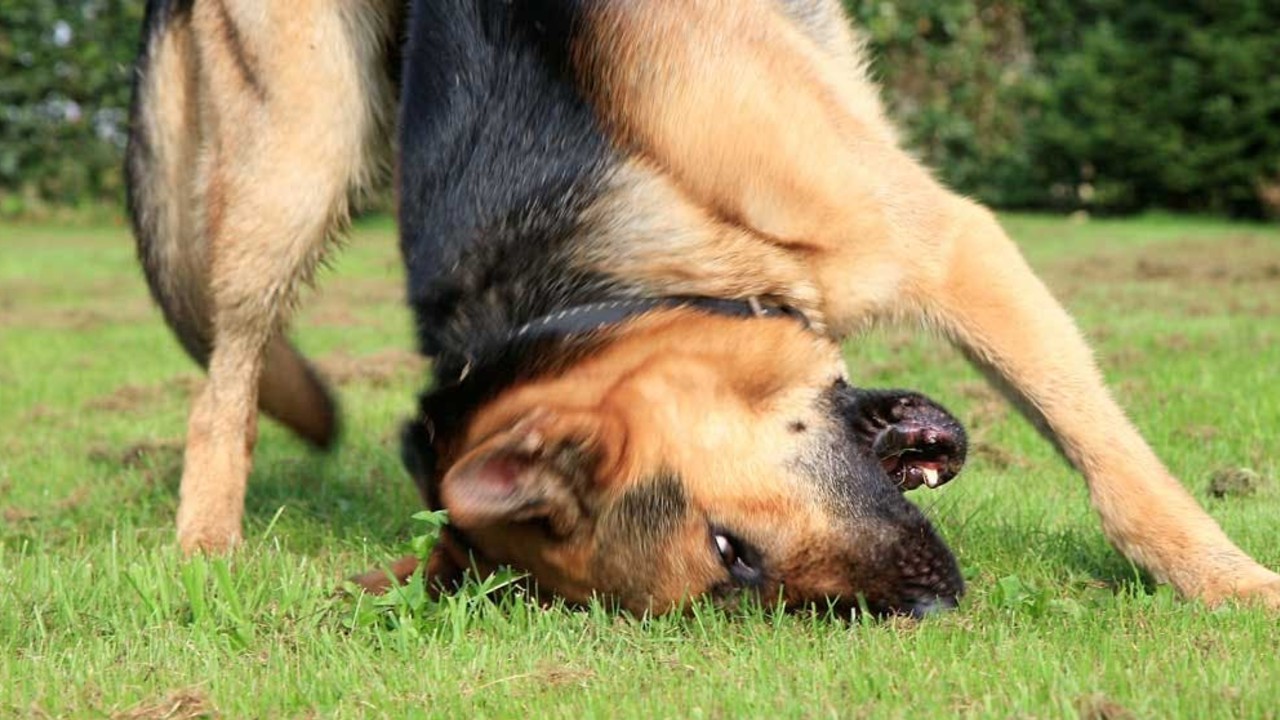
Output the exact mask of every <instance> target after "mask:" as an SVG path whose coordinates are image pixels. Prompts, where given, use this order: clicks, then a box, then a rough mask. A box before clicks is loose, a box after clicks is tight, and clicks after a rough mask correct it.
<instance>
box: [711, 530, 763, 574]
mask: <svg viewBox="0 0 1280 720" xmlns="http://www.w3.org/2000/svg"><path fill="white" fill-rule="evenodd" d="M711 541H712V543H713V544H714V545H715V549H716V552H717V553H718V554H719V555H720V562H721V563H723V564H724V567H725V569H726V570H728V571H729V575H730V576H731V577H732V578H733V580H734V582H736V583H738V584H740V585H756V584H759V582H760V579H761V577H762V573H761V572H760V566H759V555H760V554H759V553H758V552H756V551H755V549H754V548H752V547H751V546H749V545H747V544H746V543H744V542H742V541H741V540H739V539H738V538H736V537H734V536H733V535H730V534H729V533H727V532H725V531H723V530H712V531H711Z"/></svg>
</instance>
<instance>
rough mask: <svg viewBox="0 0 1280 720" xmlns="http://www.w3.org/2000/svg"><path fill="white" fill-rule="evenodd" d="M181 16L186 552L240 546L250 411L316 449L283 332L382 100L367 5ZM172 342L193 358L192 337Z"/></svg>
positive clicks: (221, 3) (353, 182)
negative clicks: (192, 307) (194, 134)
mask: <svg viewBox="0 0 1280 720" xmlns="http://www.w3.org/2000/svg"><path fill="white" fill-rule="evenodd" d="M191 13H192V16H191V23H192V28H193V31H194V32H193V34H192V35H193V42H194V44H195V46H196V50H197V56H196V57H197V62H196V67H197V73H198V82H197V87H198V93H199V94H198V97H197V98H195V103H196V104H195V107H196V108H197V111H198V116H199V136H200V138H201V147H200V157H199V166H198V170H197V172H196V178H195V182H194V193H193V194H194V197H195V200H196V205H197V206H198V207H199V208H201V210H202V217H201V222H200V223H199V224H198V236H199V237H200V239H201V242H202V243H203V248H204V249H203V254H204V256H205V268H206V269H205V271H204V275H205V278H202V279H203V280H204V282H205V285H204V286H203V288H202V290H203V292H202V293H201V294H200V295H199V296H200V305H201V306H202V307H201V313H202V314H203V317H204V318H207V320H206V321H197V322H193V323H188V325H189V326H194V327H195V328H196V332H194V333H193V336H194V337H195V338H196V339H197V341H202V342H203V343H206V344H207V345H208V346H209V353H208V371H209V381H208V383H207V384H206V386H205V387H204V389H203V391H202V392H201V393H200V394H199V395H198V397H197V398H196V400H195V402H194V405H193V407H192V411H191V415H190V418H189V421H188V435H187V447H186V456H185V462H184V467H183V475H182V486H181V500H180V505H179V508H178V538H179V542H180V544H181V546H182V548H183V549H184V550H185V551H188V552H190V551H193V550H221V549H224V548H226V547H229V546H232V545H235V544H236V543H237V542H238V541H239V539H240V536H241V516H242V513H243V505H244V494H245V485H246V480H247V477H248V474H249V471H250V467H251V458H252V452H253V448H254V444H255V442H256V437H257V410H258V406H259V404H261V405H262V407H263V408H264V409H266V410H267V411H268V412H270V413H271V414H273V415H274V416H276V417H277V418H280V419H281V420H283V421H284V422H285V423H286V424H288V425H289V426H290V427H291V428H293V429H294V430H295V431H297V432H298V433H299V434H301V435H303V436H304V437H307V438H308V439H310V440H312V441H313V442H315V443H317V444H321V445H323V444H325V443H327V442H328V441H329V440H331V439H332V436H333V432H334V414H333V409H332V404H331V402H330V400H329V398H328V395H327V393H326V392H325V391H324V389H323V386H322V385H321V384H320V382H319V379H318V376H317V375H315V374H314V373H313V372H312V371H311V370H310V368H309V367H307V365H306V363H305V361H304V360H303V359H302V358H301V356H300V355H298V354H297V352H296V351H295V350H293V349H292V348H291V347H290V346H289V344H288V343H287V342H286V341H285V340H284V336H283V332H284V327H285V324H286V322H287V320H288V316H289V314H290V310H291V308H292V305H293V303H294V301H295V299H296V296H297V293H298V291H299V288H300V286H302V285H303V284H305V283H306V282H308V281H309V279H310V277H311V275H312V273H313V271H314V269H315V267H316V266H317V264H318V263H319V261H320V260H321V258H322V255H323V253H324V251H325V248H326V245H327V243H328V240H329V238H330V237H331V235H332V233H333V232H334V231H335V229H336V228H337V227H339V226H340V225H341V224H342V223H343V221H344V220H345V219H346V215H347V209H348V197H349V195H350V193H351V192H352V191H353V189H358V188H359V187H360V186H361V185H364V184H367V183H368V182H369V180H370V179H371V178H370V172H371V170H372V167H373V166H374V165H376V164H377V162H378V161H379V160H380V159H381V156H380V155H379V153H378V150H377V149H378V147H379V145H380V144H381V142H385V140H384V139H385V137H386V134H385V131H386V130H387V128H386V123H385V117H386V115H387V109H388V106H389V105H390V104H391V97H390V93H391V91H390V86H389V82H388V81H387V80H386V75H385V71H384V61H385V54H384V53H385V46H384V45H383V43H384V41H386V40H387V39H388V37H387V36H389V35H390V32H389V31H388V28H387V22H388V17H389V14H388V12H385V11H384V9H383V8H377V7H374V6H372V5H369V6H359V7H356V6H353V5H352V4H347V3H342V2H337V1H336V0H335V1H333V2H309V3H265V4H264V3H256V2H243V3H240V2H233V1H232V0H213V1H211V2H206V3H196V4H195V5H194V6H193V7H192V9H191ZM159 91H161V92H162V91H163V88H160V89H159ZM186 280H191V278H186ZM166 310H167V312H168V310H169V308H166ZM171 322H172V315H171ZM205 323H207V325H206V324H205ZM184 327H185V326H184ZM180 335H181V332H180ZM210 339H211V340H212V342H208V341H209V340H210ZM185 340H187V338H184V341H185ZM184 344H186V345H187V347H188V349H189V350H191V349H192V346H193V344H194V345H195V347H196V352H195V353H194V354H197V355H198V354H199V351H200V350H201V342H196V343H191V342H184Z"/></svg>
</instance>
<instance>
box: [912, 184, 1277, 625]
mask: <svg viewBox="0 0 1280 720" xmlns="http://www.w3.org/2000/svg"><path fill="white" fill-rule="evenodd" d="M944 214H945V216H946V218H947V220H948V222H947V225H948V229H947V231H946V233H947V235H948V237H946V238H943V242H942V246H941V252H942V253H943V256H944V258H945V261H946V262H945V266H944V274H943V275H942V276H941V277H937V278H935V279H934V280H933V281H932V282H931V283H930V285H929V290H928V292H926V293H922V294H921V295H920V296H919V297H917V298H916V301H917V302H918V303H919V305H918V307H920V308H921V309H922V310H923V311H924V313H925V314H926V316H927V317H929V318H930V319H931V320H933V322H934V323H935V324H936V325H938V326H940V327H941V328H942V330H943V331H944V332H946V333H947V334H948V335H949V336H950V337H951V338H952V339H953V340H954V341H955V342H956V343H957V344H958V345H959V346H960V347H961V348H962V349H964V350H965V352H966V353H967V354H968V355H969V357H970V358H971V359H972V360H973V361H974V362H975V364H977V365H978V366H979V367H980V368H982V369H983V370H984V371H985V372H986V373H987V375H988V377H989V378H991V379H992V380H993V381H994V382H995V384H996V385H998V386H999V387H1001V389H1002V390H1004V391H1005V394H1006V395H1007V396H1008V397H1009V398H1010V399H1011V400H1013V401H1014V403H1015V404H1017V405H1018V406H1019V407H1020V409H1021V410H1022V411H1023V412H1024V414H1026V415H1027V417H1029V418H1030V419H1031V420H1032V421H1033V422H1034V423H1035V424H1036V426H1037V427H1038V428H1039V429H1040V430H1041V432H1042V433H1044V434H1045V435H1046V436H1047V437H1048V438H1049V439H1051V440H1052V441H1054V442H1055V443H1056V444H1057V445H1058V447H1059V448H1060V450H1061V451H1062V452H1063V453H1064V454H1065V455H1066V456H1067V457H1068V458H1069V459H1070V460H1071V462H1072V463H1073V464H1074V465H1075V466H1076V467H1077V468H1078V469H1080V471H1081V472H1083V473H1084V476H1085V478H1086V480H1087V482H1088V486H1089V495H1090V498H1091V499H1092V501H1093V505H1094V507H1095V508H1096V509H1097V510H1098V513H1099V514H1100V515H1101V516H1102V527H1103V530H1104V531H1105V533H1106V535H1107V538H1108V539H1109V540H1110V541H1111V542H1112V543H1113V544H1115V546H1116V547H1117V548H1119V549H1120V550H1121V551H1122V552H1123V553H1124V554H1125V555H1126V556H1128V557H1129V558H1131V559H1133V560H1134V561H1136V562H1138V563H1139V564H1141V565H1142V566H1143V567H1145V568H1147V569H1148V570H1150V571H1151V572H1152V573H1153V574H1154V575H1155V576H1156V577H1157V578H1159V579H1161V580H1165V581H1168V582H1170V583H1172V584H1173V585H1174V587H1176V588H1177V589H1178V590H1179V591H1180V592H1181V593H1183V594H1184V595H1186V596H1188V597H1197V598H1201V599H1203V600H1205V601H1207V602H1210V603H1216V602H1218V601H1221V600H1223V599H1226V598H1230V597H1250V596H1256V597H1257V598H1258V599H1260V600H1262V601H1263V602H1264V603H1266V604H1267V605H1270V606H1271V607H1275V608H1280V576H1278V575H1276V574H1275V573H1273V572H1271V571H1270V570H1267V569H1266V568H1264V567H1262V566H1260V565H1259V564H1257V563H1256V562H1254V561H1253V560H1252V559H1251V558H1250V557H1249V556H1248V555H1246V554H1245V553H1244V552H1243V551H1241V550H1240V549H1239V548H1237V547H1236V546H1235V545H1234V544H1233V543H1232V542H1231V541H1230V540H1229V539H1228V538H1227V537H1226V535H1225V534H1224V533H1223V532H1222V530H1221V529H1219V527H1218V525H1217V523H1216V522H1214V520H1213V519H1212V518H1211V517H1209V515H1208V514H1207V513H1205V511H1204V510H1203V509H1201V508H1200V506H1199V505H1198V504H1197V503H1196V501H1195V500H1194V499H1193V498H1192V497H1191V495H1190V494H1189V493H1188V492H1187V491H1186V489H1185V488H1183V486H1182V485H1181V483H1179V482H1178V481H1177V480H1176V479H1175V478H1174V477H1173V476H1171V475H1170V474H1169V472H1168V471H1167V470H1166V469H1165V467H1164V465H1163V464H1162V463H1161V462H1160V460H1159V459H1158V458H1157V457H1156V456H1155V454H1154V453H1153V452H1152V451H1151V449H1150V448H1149V447H1148V446H1147V444H1146V442H1145V441H1144V440H1143V439H1142V437H1141V436H1139V434H1138V432H1137V430H1135V429H1134V427H1133V425H1132V424H1131V423H1130V422H1129V420H1128V419H1127V418H1126V417H1125V414H1124V412H1123V411H1122V410H1121V409H1120V408H1119V406H1117V404H1116V403H1115V401H1114V400H1112V398H1111V396H1110V394H1109V393H1108V391H1107V390H1106V388H1105V386H1104V385H1103V382H1102V379H1101V376H1100V374H1099V372H1098V370H1097V367H1096V365H1095V364H1094V360H1093V357H1092V354H1091V353H1090V351H1089V348H1088V347H1087V346H1086V344H1085V342H1084V340H1083V339H1082V338H1081V335H1080V333H1079V331H1078V330H1077V329H1076V326H1075V324H1074V323H1073V322H1072V320H1071V318H1070V317H1069V316H1068V315H1067V313H1066V312H1065V311H1064V310H1063V309H1062V307H1061V306H1060V305H1059V304H1058V303H1057V302H1056V301H1055V300H1054V298H1053V297H1052V296H1051V295H1050V293H1049V291H1048V290H1047V289H1046V288H1045V286H1044V285H1043V283H1041V282H1040V280H1039V279H1038V278H1036V277H1035V276H1034V275H1033V274H1032V272H1031V270H1030V268H1029V267H1028V266H1027V264H1026V262H1025V261H1024V260H1023V258H1022V256H1021V254H1020V253H1019V252H1018V250H1017V248H1016V247H1015V246H1014V244H1013V243H1012V242H1011V241H1010V240H1009V239H1008V238H1007V237H1006V236H1005V233H1004V232H1003V231H1002V230H1001V228H1000V226H999V225H998V224H997V222H996V220H995V218H994V217H992V215H991V213H989V212H987V211H986V210H985V209H982V208H980V207H977V206H975V205H973V204H971V203H968V202H966V201H963V200H960V199H958V198H954V199H952V200H951V201H950V202H949V203H948V204H947V206H946V211H945V213H944Z"/></svg>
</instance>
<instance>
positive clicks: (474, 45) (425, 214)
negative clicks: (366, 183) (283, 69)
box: [400, 0, 624, 377]
mask: <svg viewBox="0 0 1280 720" xmlns="http://www.w3.org/2000/svg"><path fill="white" fill-rule="evenodd" d="M575 12H576V11H575V10H574V9H573V7H572V6H571V5H569V4H565V3H555V2H518V3H511V2H506V1H505V0H436V1H434V2H420V3H416V4H415V5H414V7H413V9H412V17H411V19H410V32H409V38H410V39H409V43H408V46H407V47H406V50H405V56H404V60H405V62H404V68H403V77H404V91H403V97H402V104H401V114H400V128H401V136H400V140H401V188H400V190H401V204H400V207H401V212H400V227H401V251H402V252H403V254H404V259H405V263H406V266H407V268H408V273H409V301H410V304H411V306H412V308H413V311H414V313H415V316H416V322H417V333H418V340H419V344H420V346H421V349H422V351H423V352H424V353H425V354H427V355H430V356H433V357H434V358H435V359H436V363H437V365H436V369H437V373H438V375H439V376H440V377H448V376H450V375H455V373H457V372H460V371H461V369H462V366H464V365H465V364H466V363H467V362H468V361H469V360H471V358H470V357H469V355H470V353H471V351H472V350H473V349H474V348H477V347H483V346H486V345H490V344H493V343H494V342H495V341H498V340H500V339H501V338H502V337H504V336H505V334H506V333H508V332H510V330H511V329H512V328H513V327H516V326H519V325H521V324H522V323H524V322H527V321H528V320H530V319H532V318H534V317H537V316H540V315H544V314H547V313H549V312H551V311H553V310H555V309H558V308H563V307H567V306H570V305H576V304H583V303H588V302H593V301H599V300H605V299H609V298H613V297H618V296H620V295H622V294H624V291H623V288H622V287H621V286H620V285H621V284H620V283H617V282H615V281H613V280H612V279H610V278H607V277H603V276H597V275H592V274H589V273H586V272H583V271H580V270H577V269H575V268H574V267H573V266H572V265H571V262H570V257H569V251H570V248H571V246H572V243H573V241H574V238H575V234H576V233H577V232H579V230H580V227H579V223H580V220H579V218H580V216H581V213H582V211H583V210H584V209H585V208H586V207H587V206H588V205H590V204H591V203H592V202H593V201H594V200H596V199H597V198H598V197H599V196H600V193H601V188H602V184H603V182H604V180H605V179H606V178H607V175H608V173H609V170H610V168H611V167H613V166H614V165H616V163H617V161H618V158H617V156H616V154H615V153H614V151H613V149H612V148H611V147H610V145H609V143H608V141H607V139H606V137H605V135H604V132H603V130H602V128H601V127H600V126H599V124H598V122H597V119H596V117H595V115H594V113H593V111H592V109H591V108H590V106H589V105H588V104H587V102H586V101H585V99H584V98H583V97H582V95H581V94H580V92H579V90H578V88H577V87H576V85H575V83H574V79H573V76H572V72H571V69H570V67H569V64H568V53H569V48H570V43H571V42H572V31H573V27H574V25H575V22H576V18H575V17H574V13H575Z"/></svg>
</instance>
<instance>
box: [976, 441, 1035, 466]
mask: <svg viewBox="0 0 1280 720" xmlns="http://www.w3.org/2000/svg"><path fill="white" fill-rule="evenodd" d="M969 455H970V457H977V458H982V459H983V461H985V462H988V463H991V465H992V467H994V468H996V469H997V470H1009V469H1017V470H1030V469H1031V462H1030V461H1029V460H1027V459H1026V458H1024V457H1022V456H1020V455H1014V454H1013V453H1011V452H1009V451H1008V450H1005V449H1004V448H1002V447H999V446H997V445H992V444H991V443H988V442H982V441H978V442H975V443H973V445H971V446H970V447H969Z"/></svg>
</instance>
